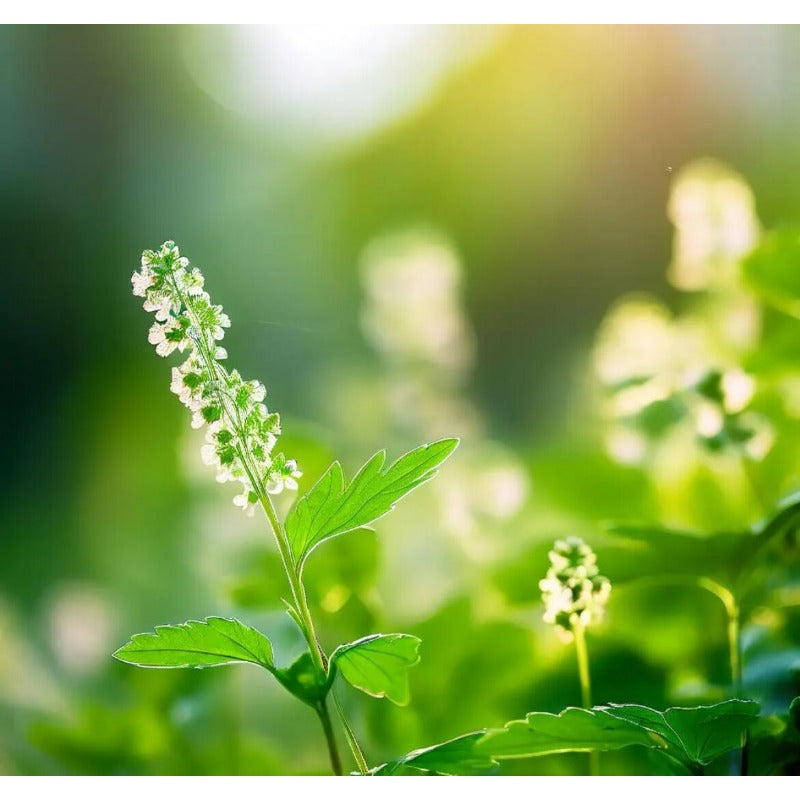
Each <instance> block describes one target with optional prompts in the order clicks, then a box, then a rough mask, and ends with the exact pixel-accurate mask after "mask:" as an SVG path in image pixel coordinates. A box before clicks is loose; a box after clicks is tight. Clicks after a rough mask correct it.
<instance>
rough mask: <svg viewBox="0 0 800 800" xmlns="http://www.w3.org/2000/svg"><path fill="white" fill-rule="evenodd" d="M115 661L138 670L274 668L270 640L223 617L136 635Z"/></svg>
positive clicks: (119, 652)
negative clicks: (243, 665)
mask: <svg viewBox="0 0 800 800" xmlns="http://www.w3.org/2000/svg"><path fill="white" fill-rule="evenodd" d="M114 658H116V659H119V660H120V661H124V662H126V663H128V664H135V665H136V666H138V667H161V668H178V667H195V668H197V669H202V668H204V667H219V666H221V665H223V664H237V663H250V664H258V665H259V666H261V667H264V668H265V669H268V670H271V669H273V661H272V645H271V644H270V642H269V639H267V637H266V636H264V635H263V634H261V633H259V632H258V631H257V630H255V629H254V628H251V627H249V626H247V625H244V624H243V623H241V622H239V621H238V620H235V619H223V618H222V617H206V619H205V620H204V621H202V622H199V621H196V620H191V621H189V622H184V623H182V624H180V625H159V626H157V627H156V629H155V633H138V634H136V635H135V636H132V637H131V640H130V641H129V642H128V643H127V644H125V645H123V646H122V647H120V648H119V650H117V651H116V652H115V653H114Z"/></svg>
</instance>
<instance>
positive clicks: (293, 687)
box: [274, 650, 330, 707]
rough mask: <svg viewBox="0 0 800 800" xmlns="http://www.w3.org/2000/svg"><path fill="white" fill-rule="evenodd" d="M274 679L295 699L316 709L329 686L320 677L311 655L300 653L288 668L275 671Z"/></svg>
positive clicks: (325, 680)
mask: <svg viewBox="0 0 800 800" xmlns="http://www.w3.org/2000/svg"><path fill="white" fill-rule="evenodd" d="M274 672H275V677H276V678H277V679H278V680H279V681H280V682H281V683H282V684H283V686H284V687H285V688H286V689H287V690H288V691H290V692H291V693H292V694H293V695H294V696H295V697H297V698H298V699H300V700H302V701H303V702H304V703H307V704H308V705H310V706H314V707H316V706H317V705H318V704H319V702H320V701H321V700H323V699H324V698H325V696H326V695H327V694H328V689H329V688H330V687H329V684H328V681H327V679H326V677H325V676H324V675H321V674H320V672H319V670H318V669H317V667H316V665H315V664H314V659H313V658H312V657H311V653H309V652H308V651H307V650H306V652H304V653H302V654H301V655H300V656H299V657H298V658H297V659H296V660H295V661H294V662H293V663H292V664H291V665H290V666H288V667H281V668H278V669H276V670H275V671H274Z"/></svg>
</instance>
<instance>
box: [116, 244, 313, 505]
mask: <svg viewBox="0 0 800 800" xmlns="http://www.w3.org/2000/svg"><path fill="white" fill-rule="evenodd" d="M131 282H132V284H133V293H134V295H136V296H137V297H143V298H144V309H145V311H151V312H153V313H154V314H155V319H156V321H155V322H154V323H153V325H152V327H151V328H150V333H149V335H148V340H149V341H150V343H151V344H153V345H155V348H156V353H158V354H159V355H160V356H164V357H166V356H168V355H170V354H171V353H172V352H174V351H175V350H177V351H178V352H180V353H184V352H188V357H187V358H186V360H185V361H184V362H183V364H181V365H180V366H179V367H173V369H172V384H171V386H170V389H171V390H172V391H173V392H174V393H175V394H176V395H178V398H179V399H180V401H181V402H182V403H183V404H184V405H185V406H186V407H187V408H188V409H189V410H190V411H191V412H192V427H193V428H202V427H203V426H204V425H206V426H207V433H206V444H205V446H204V447H203V448H202V451H201V455H202V459H203V462H204V463H206V464H209V465H211V466H215V467H216V468H217V480H218V481H219V482H220V483H225V482H226V481H239V482H240V483H241V484H242V493H241V495H238V496H237V497H236V498H235V499H234V501H233V502H234V503H235V504H236V505H237V506H240V507H241V508H243V509H247V510H249V511H250V512H252V509H253V506H254V505H255V504H257V503H258V502H259V498H260V497H261V496H262V495H263V494H265V493H268V494H278V493H280V492H281V491H282V490H283V489H284V487H285V488H288V489H297V480H296V479H297V478H299V477H300V476H301V474H302V473H301V472H300V471H299V470H298V469H297V464H296V463H295V461H293V460H287V459H286V458H285V456H284V455H283V454H282V453H279V454H277V455H275V456H273V455H272V452H273V449H274V447H275V444H276V443H277V441H278V436H279V435H280V432H281V427H280V417H279V416H278V414H274V413H273V414H271V413H269V411H268V410H267V407H266V406H265V405H264V402H263V400H264V398H265V396H266V390H265V388H264V386H263V384H261V383H259V382H258V381H245V380H243V379H242V376H241V375H240V374H239V373H238V371H237V370H232V371H230V372H229V371H228V370H227V369H226V368H225V366H224V365H223V364H222V362H223V361H224V360H225V359H227V357H228V353H227V351H226V350H225V348H224V347H222V346H221V345H220V342H221V341H222V339H223V338H224V336H225V328H229V327H230V325H231V321H230V319H229V318H228V315H227V314H225V313H224V312H223V310H222V306H218V305H214V304H212V302H211V298H210V297H209V295H208V292H206V291H205V290H204V289H203V285H204V278H203V275H202V273H201V272H200V270H199V269H197V267H194V268H191V269H190V267H189V259H187V258H185V257H184V256H181V254H180V251H179V250H178V247H177V245H176V244H175V243H174V242H165V243H164V244H163V245H162V246H161V248H160V249H159V250H158V252H153V251H152V250H145V251H144V253H143V254H142V266H141V270H140V271H139V272H134V273H133V277H132V278H131Z"/></svg>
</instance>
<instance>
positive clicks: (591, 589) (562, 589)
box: [539, 536, 611, 634]
mask: <svg viewBox="0 0 800 800" xmlns="http://www.w3.org/2000/svg"><path fill="white" fill-rule="evenodd" d="M549 557H550V569H548V570H547V575H546V577H545V578H544V579H543V580H541V581H539V588H540V589H541V590H542V600H543V601H544V604H545V613H544V621H545V622H548V623H550V624H552V625H558V626H559V628H561V629H562V630H563V631H564V632H566V633H568V634H569V633H571V632H572V631H573V629H574V628H575V627H576V626H578V625H581V626H583V627H586V626H588V625H590V624H591V623H592V622H595V621H597V620H599V619H600V618H601V617H602V615H603V610H604V608H605V605H606V602H607V601H608V597H609V595H610V593H611V581H609V580H608V578H605V577H603V576H602V575H600V573H599V570H598V568H597V556H596V555H595V553H594V551H593V550H592V548H591V547H589V545H588V544H586V543H585V542H584V541H583V539H580V538H579V537H576V536H570V537H568V538H567V539H565V540H559V541H556V542H555V544H554V545H553V549H552V550H551V551H550V553H549Z"/></svg>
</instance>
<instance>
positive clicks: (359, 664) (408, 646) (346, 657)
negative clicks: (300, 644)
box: [331, 633, 420, 706]
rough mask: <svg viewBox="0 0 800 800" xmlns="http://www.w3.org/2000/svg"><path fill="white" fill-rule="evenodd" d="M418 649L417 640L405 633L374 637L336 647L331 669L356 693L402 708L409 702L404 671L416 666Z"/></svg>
mask: <svg viewBox="0 0 800 800" xmlns="http://www.w3.org/2000/svg"><path fill="white" fill-rule="evenodd" d="M419 646H420V640H419V639H418V638H417V637H416V636H410V635H409V634H407V633H376V634H373V635H372V636H365V637H364V638H363V639H358V641H355V642H350V644H343V645H341V646H339V647H337V648H336V650H335V651H334V652H333V655H332V656H331V669H332V670H333V668H334V667H335V668H337V669H338V670H339V672H341V673H342V677H343V678H344V679H345V680H346V681H347V682H348V683H349V684H350V685H351V686H355V688H356V689H360V690H361V691H362V692H366V693H367V694H371V695H372V696H373V697H386V698H387V699H389V700H391V701H392V702H393V703H397V705H399V706H404V705H406V703H408V701H409V699H410V694H409V689H408V670H409V668H410V667H413V666H414V665H415V664H417V663H419V653H418V651H419Z"/></svg>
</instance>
